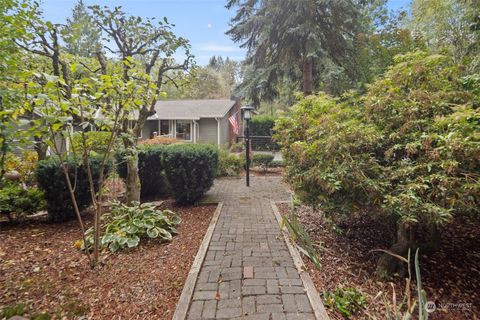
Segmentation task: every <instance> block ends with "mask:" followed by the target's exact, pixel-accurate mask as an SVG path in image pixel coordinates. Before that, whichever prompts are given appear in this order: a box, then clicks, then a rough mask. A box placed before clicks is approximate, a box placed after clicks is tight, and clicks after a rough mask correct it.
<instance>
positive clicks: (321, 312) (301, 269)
mask: <svg viewBox="0 0 480 320" xmlns="http://www.w3.org/2000/svg"><path fill="white" fill-rule="evenodd" d="M276 202H278V203H290V202H289V201H270V205H271V206H272V209H273V213H274V214H275V218H276V219H277V222H278V224H279V226H280V228H281V230H282V234H283V237H284V239H285V242H286V243H287V246H288V250H289V251H290V255H291V256H292V258H293V262H294V264H295V267H296V268H297V271H298V273H299V274H300V278H301V279H302V282H303V286H304V287H305V290H306V292H307V296H308V299H309V300H310V304H311V305H312V309H313V312H314V313H315V318H317V319H318V320H330V317H329V316H328V314H327V311H326V310H325V307H324V305H323V302H322V299H321V298H320V294H319V293H318V291H317V289H316V288H315V285H314V284H313V281H312V279H311V278H310V275H309V274H308V272H307V271H306V270H307V269H306V267H305V265H304V264H303V260H302V257H301V256H300V253H299V252H298V250H297V248H296V247H295V246H293V245H292V242H291V239H290V236H289V234H290V233H289V232H288V229H287V227H286V226H283V228H282V216H281V215H280V212H279V211H278V207H277V205H276V204H275V203H276Z"/></svg>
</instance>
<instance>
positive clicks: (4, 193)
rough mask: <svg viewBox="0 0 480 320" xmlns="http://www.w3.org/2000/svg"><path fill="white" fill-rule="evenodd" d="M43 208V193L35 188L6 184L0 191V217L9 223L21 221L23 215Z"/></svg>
mask: <svg viewBox="0 0 480 320" xmlns="http://www.w3.org/2000/svg"><path fill="white" fill-rule="evenodd" d="M44 208H45V200H44V197H43V192H42V191H41V190H39V189H38V188H35V187H29V188H27V187H22V186H20V185H18V184H14V183H6V184H5V185H3V186H2V188H1V189H0V215H5V216H7V217H8V219H9V220H10V221H19V220H22V219H23V218H24V217H25V215H27V214H29V213H35V212H37V211H40V210H43V209H44Z"/></svg>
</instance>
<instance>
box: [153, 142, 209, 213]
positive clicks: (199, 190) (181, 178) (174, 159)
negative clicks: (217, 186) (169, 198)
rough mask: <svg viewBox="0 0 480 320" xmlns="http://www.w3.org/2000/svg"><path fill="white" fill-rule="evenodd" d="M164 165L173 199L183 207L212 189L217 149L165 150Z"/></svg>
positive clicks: (174, 147) (189, 146) (183, 147)
mask: <svg viewBox="0 0 480 320" xmlns="http://www.w3.org/2000/svg"><path fill="white" fill-rule="evenodd" d="M163 163H164V168H165V173H166V176H167V179H168V181H169V182H170V186H171V191H172V195H173V197H174V198H175V200H176V201H177V202H178V203H180V204H190V203H193V202H195V201H197V200H198V199H200V198H201V197H202V196H203V195H204V194H205V193H206V192H207V191H208V190H209V189H210V187H211V186H212V185H213V180H214V179H215V174H216V171H217V166H218V149H217V148H216V147H215V146H212V145H199V144H195V145H194V144H177V145H170V146H167V147H166V152H165V154H164V159H163Z"/></svg>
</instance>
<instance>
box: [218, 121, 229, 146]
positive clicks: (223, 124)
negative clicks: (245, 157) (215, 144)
mask: <svg viewBox="0 0 480 320" xmlns="http://www.w3.org/2000/svg"><path fill="white" fill-rule="evenodd" d="M229 142H230V122H229V121H228V116H225V117H223V118H222V119H221V120H220V144H221V145H225V144H228V143H229Z"/></svg>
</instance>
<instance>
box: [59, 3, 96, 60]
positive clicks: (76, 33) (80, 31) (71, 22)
mask: <svg viewBox="0 0 480 320" xmlns="http://www.w3.org/2000/svg"><path fill="white" fill-rule="evenodd" d="M100 34H101V32H100V29H99V28H98V26H97V25H96V24H95V23H94V22H93V20H92V17H91V15H90V14H89V13H88V11H87V7H86V6H85V4H84V3H83V0H79V1H78V2H77V4H76V5H75V7H74V8H73V10H72V16H71V18H69V19H67V25H66V28H65V34H64V37H63V40H64V41H65V47H66V50H67V51H68V52H69V53H71V54H76V55H79V56H82V57H91V56H93V55H94V53H95V52H96V51H98V50H99V48H100Z"/></svg>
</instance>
